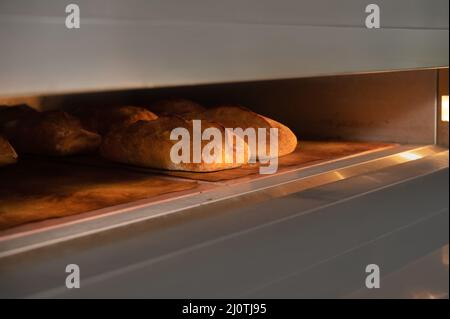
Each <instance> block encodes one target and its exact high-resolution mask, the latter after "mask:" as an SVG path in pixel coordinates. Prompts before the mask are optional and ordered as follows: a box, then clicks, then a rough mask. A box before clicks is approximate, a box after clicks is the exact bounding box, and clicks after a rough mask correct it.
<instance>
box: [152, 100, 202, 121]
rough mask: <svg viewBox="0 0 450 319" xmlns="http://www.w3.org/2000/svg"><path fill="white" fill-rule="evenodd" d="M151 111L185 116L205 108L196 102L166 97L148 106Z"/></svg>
mask: <svg viewBox="0 0 450 319" xmlns="http://www.w3.org/2000/svg"><path fill="white" fill-rule="evenodd" d="M150 110H151V111H152V112H155V113H156V114H158V115H160V116H162V115H178V116H181V117H183V118H186V117H187V115H189V114H195V113H201V112H203V111H205V108H204V107H203V106H201V105H200V104H198V103H195V102H192V101H190V100H186V99H175V98H172V99H166V100H161V101H158V102H157V103H155V104H153V105H152V106H151V107H150Z"/></svg>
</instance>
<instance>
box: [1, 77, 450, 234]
mask: <svg viewBox="0 0 450 319" xmlns="http://www.w3.org/2000/svg"><path fill="white" fill-rule="evenodd" d="M445 95H447V96H448V69H426V70H411V71H392V72H380V73H370V74H349V75H337V76H326V77H313V78H296V79H280V80H268V81H255V82H239V83H223V84H205V85H195V86H180V87H166V88H149V89H137V90H124V91H120V90H119V91H109V92H77V93H68V94H64V95H62V94H58V95H45V96H41V95H34V96H27V97H15V96H14V97H3V98H0V105H2V104H3V105H10V106H12V105H17V104H24V103H25V104H28V105H30V106H31V107H33V108H36V109H39V110H41V111H46V110H52V109H68V108H71V107H74V106H78V105H88V106H91V107H98V106H99V105H102V106H103V105H138V106H151V105H152V103H154V102H155V101H158V100H160V99H164V98H170V97H180V98H185V99H190V100H193V101H196V102H198V103H200V104H202V105H204V106H205V107H212V106H215V105H221V104H231V105H235V104H236V105H242V106H245V107H247V108H249V109H251V110H253V111H255V112H257V113H260V114H263V115H265V116H268V117H270V118H273V119H275V120H277V121H279V122H281V123H283V124H285V125H287V126H288V127H289V128H291V129H292V130H293V131H294V132H295V134H296V136H297V138H298V141H299V144H298V148H297V150H296V151H295V152H294V153H292V154H289V155H287V156H284V157H282V158H280V159H279V168H278V171H277V173H275V174H274V175H273V176H266V175H260V174H259V171H258V165H257V164H253V165H246V166H244V167H242V168H237V169H231V170H225V171H219V172H211V173H188V172H176V171H158V170H153V169H143V168H137V167H132V166H127V165H121V164H116V163H112V162H109V161H107V160H104V159H102V158H100V157H99V156H98V155H95V154H92V155H83V156H81V155H80V156H71V157H66V158H51V157H39V156H30V155H22V154H19V156H20V158H19V161H18V163H17V164H14V165H9V166H5V167H1V168H0V180H1V181H2V183H1V184H2V186H1V188H0V237H4V238H8V237H11V236H16V235H17V234H21V233H27V232H33V231H37V230H39V229H46V228H51V227H57V226H58V225H64V224H67V223H76V222H77V221H80V220H86V219H95V218H101V216H104V215H108V214H113V213H117V212H122V213H126V212H127V210H128V209H130V208H133V207H138V206H139V207H140V206H145V207H148V208H149V209H150V210H151V207H152V205H155V204H157V203H162V202H164V203H170V202H174V201H176V200H179V199H180V198H182V199H184V200H186V199H188V198H190V197H192V196H198V195H199V194H202V195H205V194H206V195H205V196H206V198H207V197H208V195H207V194H209V193H213V192H217V191H220V190H221V189H222V188H226V187H230V186H231V187H236V190H238V191H239V192H242V191H243V190H244V191H247V190H251V189H254V187H255V182H258V181H264V180H265V181H266V183H268V184H269V185H270V184H274V183H275V180H274V178H275V177H277V176H284V175H287V174H290V173H293V172H296V173H298V172H302V171H306V170H308V169H311V168H315V171H314V173H311V174H324V173H330V172H333V166H332V165H331V166H330V164H332V163H337V162H340V161H341V162H342V161H349V165H356V164H360V163H362V162H366V161H373V160H374V159H379V158H382V157H383V156H387V155H389V156H392V154H404V156H403V160H404V161H407V160H414V159H415V157H417V156H419V157H421V156H426V155H427V154H428V153H427V152H429V149H428V148H426V147H433V149H436V148H438V149H444V150H445V149H447V148H448V121H445V120H443V118H442V116H441V115H442V114H441V113H442V112H445V109H444V108H445V105H442V101H443V100H442V99H441V97H442V96H445ZM447 101H448V100H447ZM447 110H448V105H447ZM447 112H448V111H447ZM399 158H400V157H399ZM266 185H267V184H266Z"/></svg>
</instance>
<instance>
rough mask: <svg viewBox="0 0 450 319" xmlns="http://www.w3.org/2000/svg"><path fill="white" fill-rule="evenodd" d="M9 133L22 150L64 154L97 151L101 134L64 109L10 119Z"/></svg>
mask: <svg viewBox="0 0 450 319" xmlns="http://www.w3.org/2000/svg"><path fill="white" fill-rule="evenodd" d="M4 132H5V135H6V136H7V137H8V139H9V140H10V142H11V144H12V145H13V146H14V148H15V149H16V150H17V152H19V154H20V153H31V154H39V155H54V156H64V155H72V154H78V153H87V152H92V151H95V150H96V149H97V148H98V146H99V145H100V142H101V137H100V135H98V134H96V133H92V132H89V131H87V130H85V129H83V128H82V126H81V123H80V121H79V120H78V119H77V118H75V117H73V116H71V115H69V114H67V113H65V112H62V111H50V112H42V113H36V114H34V115H32V116H29V117H25V118H23V119H21V120H18V121H15V122H10V123H8V125H6V127H5V128H4Z"/></svg>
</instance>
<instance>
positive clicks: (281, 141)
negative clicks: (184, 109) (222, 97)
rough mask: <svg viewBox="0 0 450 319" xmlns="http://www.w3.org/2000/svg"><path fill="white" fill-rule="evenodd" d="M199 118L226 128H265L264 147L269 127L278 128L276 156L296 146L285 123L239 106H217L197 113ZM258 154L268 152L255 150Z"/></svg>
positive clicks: (293, 137)
mask: <svg viewBox="0 0 450 319" xmlns="http://www.w3.org/2000/svg"><path fill="white" fill-rule="evenodd" d="M198 117H199V118H202V119H206V120H209V121H213V122H218V123H220V124H222V125H223V126H224V127H226V128H233V129H234V128H238V127H240V128H242V129H244V130H245V129H246V128H254V129H258V128H266V129H267V130H266V133H267V140H266V147H267V149H269V145H270V144H269V143H270V140H269V134H270V131H269V129H270V128H277V129H278V156H283V155H287V154H289V153H292V152H293V151H294V150H295V148H296V147H297V137H296V136H295V134H294V133H293V132H292V131H291V130H290V129H289V128H288V127H287V126H285V125H283V124H281V123H279V122H277V121H275V120H272V119H270V118H268V117H265V116H263V115H260V114H257V113H255V112H252V111H250V110H247V109H245V108H243V107H239V106H219V107H215V108H211V109H208V110H206V111H205V112H203V113H201V114H199V115H198ZM257 153H258V156H259V157H262V156H268V155H269V154H270V153H269V152H268V151H267V152H264V150H263V149H262V150H259V149H258V151H257Z"/></svg>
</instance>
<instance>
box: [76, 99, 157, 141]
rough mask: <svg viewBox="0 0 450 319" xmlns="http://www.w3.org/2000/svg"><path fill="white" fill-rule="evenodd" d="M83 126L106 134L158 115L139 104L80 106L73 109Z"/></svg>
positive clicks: (150, 119)
mask: <svg viewBox="0 0 450 319" xmlns="http://www.w3.org/2000/svg"><path fill="white" fill-rule="evenodd" d="M72 113H73V114H74V115H75V116H77V117H78V118H79V119H80V120H81V123H82V124H83V127H84V128H85V129H87V130H89V131H91V132H96V133H98V134H100V135H105V134H106V133H108V132H109V131H110V130H113V129H116V128H119V127H121V126H127V125H130V124H133V123H136V122H137V121H141V120H143V121H152V120H155V119H157V118H158V116H157V115H156V114H154V113H152V112H150V111H149V110H147V109H145V108H143V107H138V106H129V105H126V106H109V107H79V108H77V109H75V110H73V111H72Z"/></svg>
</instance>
